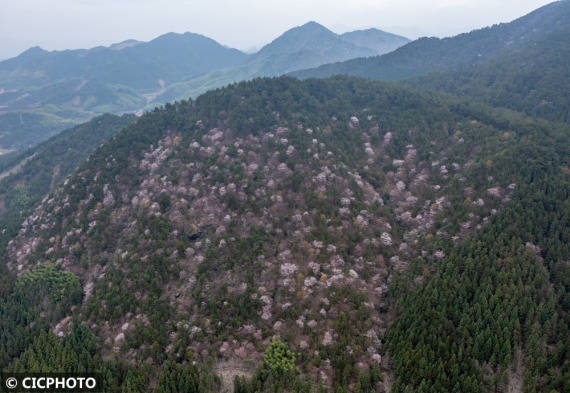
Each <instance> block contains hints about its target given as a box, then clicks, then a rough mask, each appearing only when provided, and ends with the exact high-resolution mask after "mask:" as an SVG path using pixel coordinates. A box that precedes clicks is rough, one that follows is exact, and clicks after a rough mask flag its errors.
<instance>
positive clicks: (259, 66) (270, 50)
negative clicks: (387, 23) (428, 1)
mask: <svg viewBox="0 0 570 393" xmlns="http://www.w3.org/2000/svg"><path fill="white" fill-rule="evenodd" d="M406 42H408V41H407V39H405V38H403V37H400V36H396V35H392V34H389V33H385V32H382V31H380V30H375V29H370V30H363V31H356V32H354V34H351V33H346V34H343V35H338V34H335V33H333V32H332V31H330V30H329V29H327V28H326V27H324V26H322V25H320V24H318V23H316V22H308V23H306V24H304V25H302V26H298V27H295V28H292V29H290V30H288V31H286V32H285V33H283V34H282V35H281V36H279V37H278V38H276V39H275V40H273V41H272V42H271V43H269V44H267V45H265V46H264V47H263V48H261V49H260V50H259V51H258V52H257V53H256V54H254V55H252V57H251V59H250V60H249V61H248V62H247V63H245V64H242V65H239V66H236V67H232V68H228V69H225V70H219V71H213V72H211V73H209V74H207V75H203V76H199V77H197V78H192V79H190V80H186V81H183V82H181V83H177V84H175V85H173V86H171V87H169V88H168V89H167V90H166V91H165V92H164V94H162V95H160V96H158V97H157V101H156V102H165V101H172V100H175V99H180V98H187V97H195V96H197V95H199V94H202V93H204V92H206V91H207V90H209V89H212V88H217V87H221V86H224V85H227V84H229V83H235V82H239V81H242V80H249V79H252V78H256V77H262V76H277V75H282V74H286V73H288V72H292V71H295V70H300V69H305V68H310V67H317V66H319V65H321V64H325V63H330V62H335V61H342V60H347V59H353V58H355V57H362V56H374V55H377V54H378V51H379V50H385V51H387V50H389V49H390V48H394V49H395V48H397V47H398V46H401V45H403V44H405V43H406ZM382 48H384V49H382Z"/></svg>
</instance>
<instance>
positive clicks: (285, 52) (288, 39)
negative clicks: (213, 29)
mask: <svg viewBox="0 0 570 393" xmlns="http://www.w3.org/2000/svg"><path fill="white" fill-rule="evenodd" d="M363 35H364V36H365V37H364V36H363ZM353 38H354V39H352V41H354V42H357V41H359V40H360V41H362V42H366V43H367V44H369V45H372V46H374V45H376V44H378V45H380V46H384V45H388V46H390V45H392V46H394V45H398V43H400V42H402V38H401V37H397V36H393V37H392V36H391V35H389V34H387V33H382V34H379V33H378V32H377V31H376V32H373V31H372V30H371V31H366V32H361V33H359V34H358V37H353ZM356 38H358V39H356ZM376 39H377V40H378V42H376ZM349 41H351V40H350V39H349V40H346V39H343V38H342V37H340V36H338V35H337V34H335V33H333V32H331V31H330V30H328V29H326V28H325V27H323V26H321V25H319V24H318V23H315V22H309V23H307V24H305V25H303V26H299V27H296V28H293V29H291V30H289V31H287V32H285V33H284V34H283V35H281V36H280V37H278V38H277V39H275V40H274V41H273V42H272V43H270V44H268V45H266V46H264V47H263V48H262V49H261V50H260V51H259V52H258V53H256V54H254V55H246V54H244V53H242V52H240V51H238V50H235V49H230V48H226V47H223V46H222V45H220V44H218V43H217V42H215V41H214V40H211V39H209V38H207V37H204V36H201V35H198V34H192V33H185V34H174V33H169V34H165V35H162V36H160V37H158V38H156V39H154V40H152V41H150V42H139V41H135V40H129V41H125V42H121V43H118V44H115V45H111V46H110V47H97V48H93V49H89V50H83V49H82V50H66V51H55V52H47V51H44V50H42V49H41V48H37V47H36V48H31V49H29V50H27V51H26V52H24V53H22V54H21V55H20V56H18V57H15V58H13V59H9V60H5V61H3V62H0V147H2V148H4V149H22V148H27V147H29V146H30V145H32V144H34V143H37V142H39V141H41V140H43V139H47V138H48V137H49V136H51V135H54V134H56V133H57V132H59V131H61V130H62V129H64V128H66V127H69V126H70V125H73V124H76V123H78V122H81V121H85V120H87V119H88V118H90V117H92V116H94V115H97V114H102V113H105V112H111V113H124V112H135V111H142V110H143V109H144V108H147V109H148V108H152V107H153V106H155V105H157V104H163V103H164V102H167V101H172V100H176V99H185V98H187V97H188V96H190V95H194V96H195V95H197V93H202V92H205V91H206V90H208V89H210V88H216V87H220V86H223V85H224V84H228V83H232V82H235V81H240V80H244V79H251V78H253V77H258V76H273V75H280V74H284V73H287V72H290V71H294V70H299V69H303V68H310V67H316V66H319V65H321V64H324V63H330V62H335V61H342V60H346V59H350V58H354V57H360V56H372V55H375V54H377V53H378V52H377V51H378V49H377V47H373V48H368V47H363V46H358V45H355V44H354V43H352V42H349Z"/></svg>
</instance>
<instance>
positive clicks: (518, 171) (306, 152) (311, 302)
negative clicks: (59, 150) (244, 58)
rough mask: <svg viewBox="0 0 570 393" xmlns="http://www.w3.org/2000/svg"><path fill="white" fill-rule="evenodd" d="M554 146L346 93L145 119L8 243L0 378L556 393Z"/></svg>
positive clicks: (563, 251)
mask: <svg viewBox="0 0 570 393" xmlns="http://www.w3.org/2000/svg"><path fill="white" fill-rule="evenodd" d="M569 131H570V129H569V127H568V124H567V123H554V122H548V121H546V120H533V119H531V118H527V117H524V116H523V115H521V114H519V113H516V112H512V111H507V110H495V109H492V108H490V107H488V106H485V105H483V104H473V103H470V102H468V101H463V100H460V99H456V98H453V97H451V96H444V95H439V94H436V93H429V92H418V91H416V90H413V89H411V88H409V87H405V86H395V85H390V84H385V83H381V82H374V81H369V80H363V79H357V78H351V77H336V78H329V79H323V80H317V79H311V80H306V81H299V80H296V79H292V78H286V77H281V78H274V79H267V78H264V79H256V80H254V81H251V82H244V83H240V84H236V85H232V86H229V87H226V88H223V89H218V90H215V91H211V92H208V93H206V94H204V95H202V96H200V97H198V99H196V100H195V101H182V102H175V103H173V104H167V105H166V106H165V107H164V108H159V109H156V110H154V111H152V112H149V113H146V114H144V115H143V116H142V117H141V118H139V119H138V120H137V121H136V122H134V123H132V124H130V125H128V126H127V127H126V128H124V129H122V130H121V131H120V132H118V133H117V134H116V135H115V136H114V137H113V138H111V139H110V140H109V141H108V142H107V143H105V144H104V145H103V146H101V147H99V148H97V149H96V150H95V152H94V153H93V154H92V155H91V156H90V158H89V160H88V161H87V162H84V163H83V164H82V165H81V166H80V167H79V169H78V170H77V171H76V172H75V173H74V174H73V175H72V176H71V177H70V178H69V181H67V182H65V184H63V185H61V186H60V187H58V188H57V189H56V190H55V191H54V192H53V193H52V194H51V195H50V197H49V198H46V199H45V200H44V201H43V202H42V203H41V204H40V205H39V206H38V207H37V208H36V209H35V210H34V211H33V212H31V213H30V215H29V216H28V217H27V219H26V220H25V221H24V222H23V224H22V227H21V229H20V231H19V233H18V235H17V236H16V237H15V238H14V239H13V240H11V241H10V243H9V244H8V246H7V249H6V254H7V257H6V259H5V262H6V263H5V267H6V269H7V271H6V272H5V274H3V275H2V277H3V284H2V285H1V286H0V294H1V295H2V301H1V302H0V323H1V324H2V326H3V327H4V328H3V329H2V333H1V335H0V340H1V341H0V350H1V352H0V361H1V362H2V363H1V364H0V366H1V367H5V368H6V369H7V370H11V371H21V370H40V369H41V370H44V371H45V370H57V371H62V372H64V371H76V370H84V369H88V370H100V371H102V373H103V375H104V377H105V381H106V384H107V385H106V386H107V389H108V390H112V389H116V390H121V391H125V392H127V391H128V392H147V391H150V390H153V391H155V392H173V391H185V392H208V391H212V392H219V391H223V390H224V389H230V390H231V388H232V377H233V376H236V375H244V376H243V377H239V378H236V379H235V380H234V381H233V391H234V392H238V393H242V392H248V393H249V392H251V393H253V392H275V391H280V390H281V391H282V390H283V389H284V388H285V391H290V392H335V393H337V392H357V393H363V392H367V393H368V392H381V391H388V390H391V391H393V392H408V391H417V392H487V391H508V390H510V391H522V390H523V389H525V391H535V392H546V393H551V392H553V391H554V392H559V393H561V392H565V391H568V388H570V386H568V381H569V380H570V374H569V373H570V369H569V367H570V363H569V357H568V348H569V347H570V345H569V344H570V341H569V335H568V326H569V325H570V320H569V317H568V307H569V304H570V302H569V295H568V289H569V286H570V280H569V278H570V274H569V267H568V263H567V261H568V258H569V256H570V250H569V244H570V238H569V233H568V231H567V228H568V226H569V224H570V206H569V200H570V199H569V198H568V190H569V189H570V187H569V186H570V184H569V181H570V179H569V177H570V170H569V169H568V167H569V162H568V161H569V158H570V151H569V150H570V143H569V142H570V141H569V136H570V133H569ZM23 288H37V290H35V291H32V292H29V291H24V290H23ZM39 299H44V300H43V301H41V302H40V301H39ZM32 336H36V337H37V338H36V339H35V340H33V341H32V340H31V339H30V337H32ZM277 337H279V338H277ZM54 359H55V360H54ZM135 364H136V365H138V366H134V365H135ZM216 374H218V375H219V376H220V377H217V376H216Z"/></svg>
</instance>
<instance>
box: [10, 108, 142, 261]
mask: <svg viewBox="0 0 570 393" xmlns="http://www.w3.org/2000/svg"><path fill="white" fill-rule="evenodd" d="M134 120H135V116H134V115H123V116H120V117H119V116H114V115H103V116H99V117H96V118H94V119H92V120H91V121H89V122H87V123H84V124H81V125H79V126H76V127H74V128H71V129H69V130H65V131H63V132H61V133H60V134H59V135H56V136H54V137H52V138H50V139H49V140H47V141H45V142H43V143H41V144H39V145H37V146H35V147H33V148H30V149H27V150H24V151H22V152H13V153H9V154H6V155H3V156H0V250H3V249H4V248H5V246H6V243H7V241H8V240H10V239H11V238H13V237H14V236H15V235H16V234H17V233H18V230H19V229H20V226H21V224H22V221H23V220H24V219H25V218H26V217H27V216H28V215H29V214H30V211H31V210H32V209H33V208H34V207H35V206H37V205H38V204H39V203H40V201H41V200H42V199H43V198H44V197H46V196H47V195H48V194H49V193H50V191H52V190H53V189H55V187H56V186H58V185H59V184H60V183H61V182H62V181H63V179H65V178H66V177H67V176H68V175H70V174H71V173H72V172H73V171H74V170H75V169H76V168H77V167H78V166H79V165H80V164H81V163H83V162H84V161H85V159H87V157H88V156H89V154H91V153H92V152H93V150H95V148H96V147H98V146H99V145H101V144H102V143H104V142H106V141H107V140H108V139H109V138H111V136H113V135H114V134H115V133H116V132H117V131H119V130H120V129H121V128H123V127H124V126H126V125H127V124H129V123H131V122H133V121H134ZM0 252H2V251H0Z"/></svg>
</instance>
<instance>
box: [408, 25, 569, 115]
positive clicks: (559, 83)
mask: <svg viewBox="0 0 570 393" xmlns="http://www.w3.org/2000/svg"><path fill="white" fill-rule="evenodd" d="M406 83H408V84H410V85H412V86H415V87H421V88H426V89H432V90H441V91H445V92H448V93H452V94H454V95H459V96H462V97H470V98H472V99H475V100H479V101H483V102H487V103H489V104H491V105H493V106H502V107H506V108H510V109H514V110H518V111H522V112H525V113H527V114H529V115H532V116H538V117H544V118H547V119H551V120H555V121H563V122H568V121H570V117H569V111H570V28H568V29H563V30H560V31H557V32H554V33H552V34H549V35H547V36H546V37H544V38H542V39H540V40H537V41H533V42H530V43H528V44H526V45H523V46H520V47H518V48H516V49H514V50H512V51H509V52H507V53H505V54H502V55H500V56H498V57H496V58H493V59H491V60H489V61H486V62H484V63H482V64H479V65H469V66H464V67H461V68H459V69H458V70H456V71H452V72H449V71H447V72H437V73H430V74H427V75H425V76H420V77H416V78H412V79H411V80H408V81H406Z"/></svg>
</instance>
